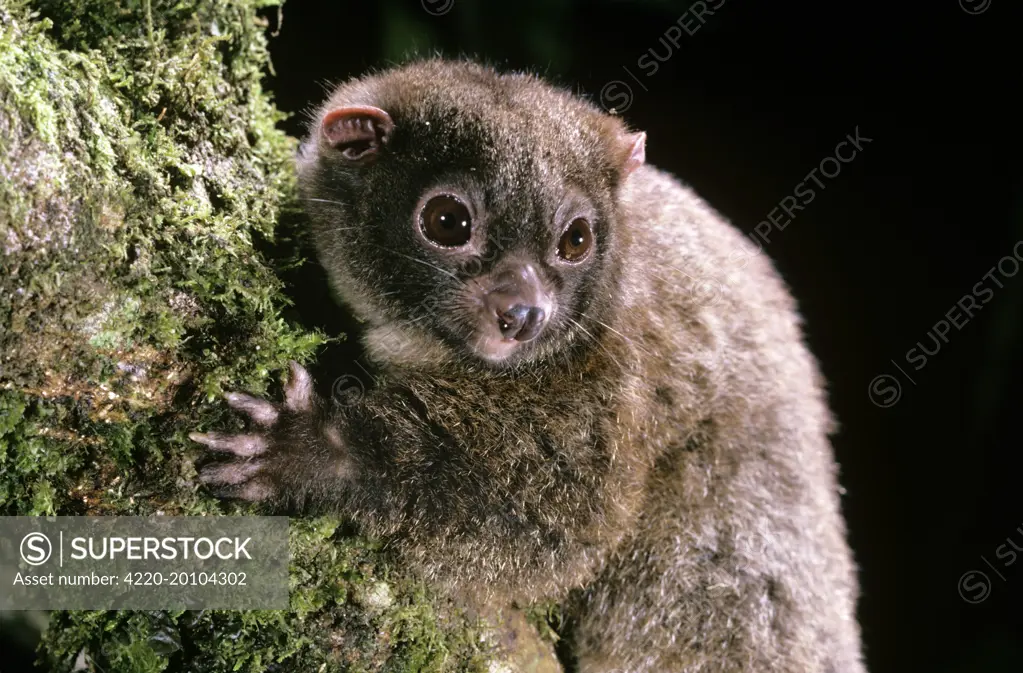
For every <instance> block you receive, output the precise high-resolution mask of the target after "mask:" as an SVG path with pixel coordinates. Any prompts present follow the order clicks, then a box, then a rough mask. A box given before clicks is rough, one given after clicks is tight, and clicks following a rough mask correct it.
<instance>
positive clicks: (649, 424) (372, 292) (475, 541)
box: [200, 61, 864, 673]
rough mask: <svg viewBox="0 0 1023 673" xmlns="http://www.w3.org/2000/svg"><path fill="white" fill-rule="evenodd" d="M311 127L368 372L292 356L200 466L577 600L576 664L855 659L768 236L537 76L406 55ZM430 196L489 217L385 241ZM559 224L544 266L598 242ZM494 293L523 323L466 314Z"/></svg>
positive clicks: (417, 551)
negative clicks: (340, 381) (237, 428)
mask: <svg viewBox="0 0 1023 673" xmlns="http://www.w3.org/2000/svg"><path fill="white" fill-rule="evenodd" d="M336 110H339V111H340V112H334V111H336ZM331 115H334V116H331ZM321 125H322V127H323V132H322V134H321V135H317V133H318V132H319V129H320V126H321ZM346 125H347V126H346ZM313 131H314V135H313V140H312V143H311V146H309V147H307V150H306V155H305V158H304V159H303V163H302V167H301V172H300V179H301V184H302V189H303V194H304V196H305V197H306V198H307V199H309V200H310V201H309V210H310V214H311V216H312V218H313V220H314V223H315V229H314V233H315V235H316V239H317V246H318V249H319V251H320V256H321V261H322V263H323V264H324V266H325V267H326V268H327V270H328V272H329V273H330V275H331V278H332V282H333V284H334V286H335V288H336V289H337V290H338V293H339V294H340V296H341V297H342V298H343V299H344V300H345V301H346V302H347V303H348V304H349V305H350V306H351V307H352V308H353V310H354V311H355V312H356V313H357V314H359V315H360V317H362V318H364V319H366V320H367V321H368V323H369V328H368V330H367V335H366V345H367V349H368V351H369V352H370V354H371V355H373V356H374V357H375V358H376V359H377V361H378V362H379V363H380V365H381V367H382V368H383V371H384V374H383V376H382V378H381V380H380V381H379V385H378V386H377V387H376V388H375V389H373V390H372V391H370V392H369V393H368V394H367V395H366V396H365V398H364V399H362V400H360V401H359V402H358V403H357V404H354V405H348V406H338V405H329V404H326V403H324V402H322V401H318V400H315V399H313V398H311V392H310V386H309V383H308V380H307V376H306V375H305V374H304V372H303V371H301V370H300V369H296V371H295V379H294V380H293V382H292V384H291V386H290V387H289V391H288V398H287V401H286V404H285V406H283V407H277V406H274V405H270V404H269V403H265V402H261V401H258V400H254V399H253V398H248V397H244V396H235V397H234V398H232V403H233V404H234V405H235V406H237V407H239V408H242V409H244V410H246V411H248V412H249V413H250V414H251V415H253V417H254V418H257V420H260V421H261V422H262V424H263V425H264V427H265V428H266V429H265V430H264V431H261V432H259V433H256V434H251V435H243V436H239V437H233V438H232V437H225V436H222V435H215V436H203V437H201V438H200V441H204V442H206V443H207V444H210V445H213V446H215V448H220V449H225V450H227V451H230V452H233V453H235V454H236V455H238V456H240V458H239V459H236V460H234V461H231V462H228V463H226V464H222V465H218V466H214V467H212V468H208V470H207V471H206V472H205V473H204V478H205V479H206V480H207V481H209V482H213V483H218V484H221V485H227V487H228V488H230V489H233V494H234V495H240V496H241V497H247V498H250V499H253V500H267V501H270V502H278V503H282V504H283V503H289V502H290V503H292V504H296V503H297V504H299V505H313V506H318V507H326V508H330V509H335V510H340V511H342V512H344V513H346V514H348V515H350V516H353V517H354V518H356V519H357V520H358V521H360V522H362V523H363V525H364V526H365V527H366V528H367V529H368V530H369V531H370V532H372V533H375V534H378V535H382V536H385V537H387V538H388V539H389V540H391V542H392V544H393V545H394V546H395V547H396V548H397V549H398V550H399V551H400V552H401V553H402V554H403V555H404V558H405V559H406V561H407V562H408V563H409V564H410V565H412V566H414V567H417V568H418V569H419V570H420V571H421V572H422V573H423V574H424V575H425V576H426V577H428V578H430V579H431V580H433V581H434V582H436V583H437V584H438V585H439V586H443V587H447V588H448V589H449V590H451V591H452V592H454V593H456V594H458V595H460V596H462V597H463V599H465V600H476V601H477V602H479V603H489V604H493V605H505V604H509V603H511V602H517V603H520V604H523V603H526V602H529V601H534V600H539V599H551V598H553V599H559V600H566V599H567V598H568V596H569V592H570V591H572V590H578V591H576V592H575V593H574V594H573V598H572V600H571V601H570V604H569V605H568V606H567V608H566V609H567V611H568V613H569V616H570V619H571V621H572V623H573V638H572V647H573V650H574V656H575V657H576V658H577V660H578V665H579V671H580V672H581V673H610V672H611V671H617V672H622V673H624V672H626V671H627V672H629V673H675V672H677V673H683V672H685V673H711V672H715V673H717V672H725V671H729V672H736V673H738V672H743V673H753V672H757V673H759V672H767V671H770V672H775V671H777V672H779V673H796V672H799V673H809V672H819V673H862V671H863V670H864V669H863V665H862V662H861V655H860V645H859V632H858V627H857V625H856V622H855V619H854V611H855V600H856V580H855V571H854V567H853V564H852V561H851V555H850V552H849V549H848V546H847V545H846V542H845V533H844V525H843V522H842V519H841V516H840V513H839V499H838V483H837V479H836V474H835V473H836V467H835V463H834V459H833V457H832V450H831V447H830V444H829V442H828V438H827V435H828V432H829V431H830V429H831V420H830V415H829V412H828V410H827V407H826V403H825V400H824V393H823V389H822V382H821V380H820V376H819V374H818V372H817V368H816V365H815V363H814V361H813V359H812V357H811V356H810V354H809V353H808V351H807V349H806V348H805V346H804V344H803V340H802V336H801V333H800V327H799V322H800V320H799V316H798V314H797V312H796V310H795V307H794V303H793V301H792V299H791V297H790V296H789V294H788V291H787V290H786V288H785V287H784V285H783V284H782V282H781V281H780V279H779V278H778V276H777V274H776V273H775V271H774V270H773V269H772V267H771V265H770V263H769V261H768V260H767V259H766V257H765V256H764V255H762V254H757V251H755V250H751V249H750V247H751V246H750V245H749V243H748V242H745V241H744V239H743V237H742V236H741V235H740V234H739V233H738V231H737V230H735V229H734V228H733V227H732V226H731V225H729V224H727V223H726V222H725V221H724V220H723V219H722V218H721V217H720V216H718V215H717V214H716V213H714V211H713V210H711V209H710V208H709V207H708V206H707V205H706V204H705V203H703V202H702V201H701V200H700V199H699V198H698V197H696V196H695V195H694V194H693V193H692V191H691V190H689V189H688V188H687V187H685V186H683V185H682V184H680V183H679V182H677V181H676V180H675V179H674V178H672V177H671V176H669V175H667V174H665V173H662V172H660V171H657V170H656V169H654V168H651V167H648V166H642V165H640V164H641V163H642V143H643V138H642V137H640V136H638V135H637V134H629V133H628V132H627V131H626V130H625V129H624V126H622V125H621V123H620V122H619V121H618V120H617V119H613V118H611V117H608V116H606V115H603V114H601V113H600V112H599V111H597V110H595V109H594V108H592V107H591V106H589V105H588V104H586V103H584V102H582V101H579V100H577V99H575V98H573V97H571V96H570V95H568V94H566V93H564V92H561V91H560V90H557V89H553V88H551V87H549V86H547V85H546V84H543V83H542V82H540V81H539V80H536V79H533V78H531V77H526V76H502V75H498V74H496V73H494V72H493V71H490V70H488V69H485V68H481V67H479V66H475V65H472V64H466V63H449V62H444V61H428V62H425V63H420V64H414V65H411V66H404V67H402V68H399V69H396V70H394V71H388V72H385V73H383V74H381V75H377V76H374V77H369V78H366V79H364V80H359V81H356V82H353V83H350V84H348V85H344V86H342V87H341V89H340V90H339V91H338V92H337V93H336V94H335V95H334V96H333V97H332V98H331V100H330V101H329V102H328V103H327V105H325V106H324V108H323V109H322V110H321V112H320V113H319V115H318V117H317V121H316V124H315V125H314V129H313ZM403 133H404V134H405V135H404V136H403V135H402V134H403ZM335 152H336V153H335ZM438 189H440V192H443V193H444V194H447V193H451V194H455V195H456V196H457V197H458V199H461V200H462V201H465V202H468V207H467V209H466V210H465V211H464V216H465V218H466V222H468V221H469V219H471V220H472V224H473V227H474V229H473V232H474V234H475V232H477V231H479V232H483V233H480V234H479V235H478V236H477V238H475V239H473V240H471V241H470V242H467V243H464V244H462V243H459V244H457V245H451V246H437V245H435V244H434V243H431V242H429V241H427V242H426V243H424V242H423V241H422V240H419V239H417V238H416V236H413V234H412V232H408V231H406V229H411V228H412V227H413V226H414V225H413V224H411V223H414V222H415V221H416V215H415V212H423V211H417V210H416V209H418V208H425V207H424V206H422V205H416V204H417V203H418V204H422V203H423V202H424V200H425V202H426V203H428V204H429V203H431V201H429V199H430V198H432V197H430V195H431V194H434V193H435V192H437V190H438ZM440 192H437V193H440ZM420 195H424V196H420ZM566 204H567V205H566ZM566 209H569V210H570V211H571V212H570V213H569V214H568V215H565V212H566ZM457 212H458V213H462V212H463V211H461V210H459V211H457ZM580 213H582V214H581V215H580ZM419 217H420V220H419V222H420V225H419V226H422V225H421V222H422V217H426V216H422V215H421V216H419ZM449 219H450V218H449ZM580 219H581V220H582V221H583V222H584V224H585V225H586V226H587V227H591V228H592V231H591V232H590V233H592V238H593V242H592V249H590V248H587V249H586V252H585V253H584V254H583V256H582V257H581V258H580V259H581V260H582V261H576V260H573V261H572V262H571V263H565V259H559V258H558V257H557V256H551V254H549V252H548V251H549V250H550V249H551V246H554V247H557V248H558V254H559V255H561V254H562V253H563V252H564V249H565V246H566V245H567V246H568V247H569V248H570V252H571V251H578V250H581V249H583V248H585V247H586V245H589V244H586V245H584V244H583V243H580V245H579V246H578V247H572V246H573V245H574V242H573V241H584V243H585V240H584V239H585V237H584V236H582V235H580V236H576V237H574V238H573V239H572V241H570V242H569V243H567V244H566V243H565V241H566V240H567V239H566V234H563V233H562V232H563V231H565V230H564V227H565V226H569V227H575V226H576V224H575V223H577V222H579V221H580ZM563 221H567V222H568V225H564V224H563ZM406 222H409V223H410V224H406ZM445 226H446V225H445ZM477 226H478V229H477V228H475V227H477ZM580 226H582V225H580ZM435 228H436V227H435ZM438 231H440V230H438ZM451 231H453V230H444V231H441V234H442V235H444V236H450V235H451V233H450V232H451ZM445 232H446V233H445ZM418 233H419V232H417V233H416V235H417V236H418ZM456 233H457V232H456ZM583 233H587V231H583ZM433 234H436V232H432V234H431V235H433ZM559 236H560V237H561V239H560V242H559ZM445 240H447V239H445ZM472 246H475V247H472ZM559 246H560V247H559ZM470 248H471V252H472V253H473V255H475V258H474V259H477V260H479V259H482V260H483V261H482V262H478V264H476V265H475V266H474V267H473V269H472V271H471V272H467V271H466V270H465V269H466V267H465V264H464V259H463V258H462V257H459V255H462V254H463V252H469V251H470ZM381 250H383V252H381ZM485 253H486V254H485ZM490 253H493V254H490ZM573 254H574V253H573ZM409 260H411V261H409ZM527 267H528V268H527ZM431 269H432V270H431ZM509 269H510V271H509ZM523 269H526V271H522V270H523ZM527 271H528V273H527ZM509 274H510V275H509ZM449 277H450V278H449ZM451 278H453V279H454V281H452V280H451ZM509 278H511V280H509ZM455 281H457V282H455ZM509 283H510V285H509ZM509 287H510V288H511V289H508V288H509ZM481 288H482V289H481ZM509 292H510V293H512V294H513V295H514V297H513V299H514V300H513V301H512V303H513V304H515V302H518V303H517V304H515V307H518V306H519V304H523V303H528V304H530V305H534V304H535V305H536V306H542V307H543V310H540V311H539V312H538V313H537V314H536V315H539V316H540V318H539V320H540V327H539V328H537V327H536V324H537V323H536V320H535V318H536V315H533V314H530V315H532V318H534V320H533V321H532V323H529V325H527V327H528V328H529V329H530V330H532V331H530V332H529V333H528V334H525V332H522V331H520V330H521V329H522V328H521V327H520V326H514V329H512V328H510V327H509V326H508V325H507V324H506V323H505V321H504V320H503V319H502V321H500V323H499V324H500V330H501V331H500V332H498V331H496V330H497V328H495V327H494V326H493V325H490V324H489V323H487V324H486V325H484V324H483V323H485V322H486V321H487V320H490V319H492V317H493V316H492V315H491V314H490V313H488V311H491V312H492V309H491V308H489V306H490V305H489V304H485V302H486V301H491V299H492V298H493V297H494V296H495V295H500V297H504V294H501V293H505V294H507V293H509ZM472 293H475V294H472ZM481 297H482V299H481ZM523 297H527V298H528V301H527V299H523ZM427 299H429V301H430V304H429V305H430V310H429V312H424V313H423V314H422V315H421V316H420V315H419V311H420V307H421V306H422V305H423V302H424V301H426V300H427ZM494 301H496V300H494ZM502 301H504V300H503V299H502ZM480 302H484V303H483V304H481V303H480ZM506 303H507V302H506ZM480 306H484V308H482V309H481V308H480ZM501 306H503V304H501V305H499V308H498V316H501V315H503V314H502V310H504V309H502V308H501ZM523 310H524V309H523ZM508 315H511V314H510V313H509V314H508ZM519 315H526V314H525V313H524V312H522V311H520V312H519ZM488 316H489V317H488ZM479 321H483V323H480V322H479ZM488 330H489V331H488ZM509 330H510V331H509ZM492 333H493V334H496V335H498V336H497V337H494V338H493V339H491V334H492ZM535 333H538V334H539V336H536V334H535ZM501 334H505V335H506V337H507V338H504V339H501V338H499V337H500V335H501ZM508 334H511V335H512V336H510V337H508V336H507V335H508ZM516 335H517V336H516ZM513 337H514V338H513ZM516 339H518V341H516Z"/></svg>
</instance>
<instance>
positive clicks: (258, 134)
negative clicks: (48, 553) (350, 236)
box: [0, 0, 486, 671]
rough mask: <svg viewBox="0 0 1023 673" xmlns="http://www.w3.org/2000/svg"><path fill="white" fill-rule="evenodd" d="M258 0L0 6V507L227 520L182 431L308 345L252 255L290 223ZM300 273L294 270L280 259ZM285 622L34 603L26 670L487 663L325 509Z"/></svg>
mask: <svg viewBox="0 0 1023 673" xmlns="http://www.w3.org/2000/svg"><path fill="white" fill-rule="evenodd" d="M274 4H275V2H274V1H273V0H0V514H3V515H16V514H17V515H50V514H60V515H78V514H83V515H84V514H103V515H117V514H122V515H123V514H132V515H147V514H154V513H164V514H192V515H198V514H223V513H244V512H246V511H247V510H244V509H243V508H241V507H240V506H236V505H224V504H222V503H220V502H218V501H216V500H214V499H212V498H211V497H209V496H208V495H207V494H205V493H204V492H203V491H202V490H201V489H200V488H199V487H198V486H197V484H196V481H195V476H196V475H195V469H194V464H193V463H194V460H195V458H196V457H197V456H198V451H197V449H196V448H195V447H193V446H191V445H190V444H189V442H188V440H187V439H186V435H187V433H188V432H189V431H192V430H203V429H206V428H210V427H214V426H218V427H225V426H230V424H232V423H238V421H237V419H235V418H234V417H232V416H231V415H229V414H228V413H227V412H226V411H225V408H224V405H223V404H222V402H221V401H220V394H221V393H222V392H224V391H225V390H230V389H243V390H247V391H250V392H254V393H266V392H270V393H271V394H272V393H273V392H274V388H273V386H274V385H275V384H274V383H273V382H274V381H275V380H276V377H277V376H278V375H279V373H280V372H281V371H282V370H283V368H284V367H285V365H286V363H287V361H288V360H289V359H295V360H298V361H301V362H308V361H309V360H311V359H312V358H313V356H314V354H315V351H316V350H317V348H318V347H319V346H320V345H321V344H323V343H324V340H325V337H324V335H322V334H319V333H316V332H313V331H310V330H307V329H304V328H302V327H301V326H298V325H294V324H291V323H289V322H288V321H286V320H285V319H284V318H283V317H282V310H283V309H284V308H285V307H286V306H287V303H288V302H287V299H286V295H285V293H284V288H283V286H282V283H281V281H280V280H279V277H278V275H277V274H276V273H275V271H276V270H277V269H276V267H275V263H274V261H273V260H270V259H268V258H267V256H266V255H263V254H261V253H260V251H259V249H260V248H259V245H257V244H258V243H260V242H263V243H271V244H273V243H274V241H279V239H280V230H279V222H280V221H281V217H282V214H285V213H290V212H293V211H294V203H293V188H294V173H293V170H292V161H291V156H292V153H293V151H294V148H295V142H294V140H293V139H291V138H288V137H286V136H285V135H284V134H283V133H282V132H280V131H279V130H277V129H276V128H275V124H276V122H277V121H278V120H279V119H280V113H279V112H277V111H276V110H275V108H274V107H273V105H272V103H271V101H270V98H269V96H268V95H267V93H266V92H265V91H263V89H262V88H261V79H262V77H263V75H264V74H265V71H266V69H267V67H268V65H269V60H268V56H267V51H266V38H265V35H264V33H265V31H266V25H265V23H266V22H265V21H264V20H263V19H262V18H261V16H260V10H261V9H264V8H266V7H270V6H273V5H274ZM296 263H297V262H296ZM291 551H292V571H291V585H292V586H291V589H292V609H291V610H290V611H252V612H230V611H215V610H211V611H200V612H168V611H163V612H159V611H158V612H126V611H121V612H116V611H105V612H88V611H68V612H56V613H53V614H51V617H50V625H49V628H48V631H47V633H46V634H45V636H44V639H43V644H42V646H41V649H40V655H39V656H40V662H41V664H42V666H43V668H44V669H47V670H55V671H67V670H71V669H72V668H74V667H75V665H76V662H78V663H79V665H82V663H83V662H84V665H85V666H86V669H85V670H95V671H164V670H182V671H184V670H188V671H228V670H230V671H235V670H239V671H271V670H279V671H284V670H288V671H291V670H295V671H299V670H301V671H329V670H353V671H363V670H365V671H376V670H388V671H441V670H483V669H484V668H485V659H486V657H485V655H486V652H485V650H486V647H485V646H484V645H483V644H482V643H481V640H480V637H479V632H478V631H477V629H476V625H474V624H473V623H471V622H470V621H469V620H467V619H465V618H463V617H461V616H459V615H458V613H457V611H454V610H451V609H449V608H448V607H447V606H446V605H444V604H443V603H441V602H439V601H438V600H437V599H434V598H432V597H431V596H430V594H429V592H428V591H427V590H426V589H425V588H424V587H423V586H422V585H421V584H419V583H418V582H417V581H416V580H415V579H414V578H410V577H407V576H406V575H404V574H403V573H402V572H401V571H400V569H398V568H393V567H390V566H389V565H388V564H387V563H386V562H384V560H383V556H382V555H381V552H380V550H379V549H378V546H377V544H376V543H375V542H373V541H371V540H365V539H362V538H360V537H358V536H357V535H354V534H353V533H352V531H350V530H348V528H347V525H346V524H344V523H343V522H339V521H336V520H334V519H331V518H316V519H296V520H294V521H293V524H292V537H291Z"/></svg>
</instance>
